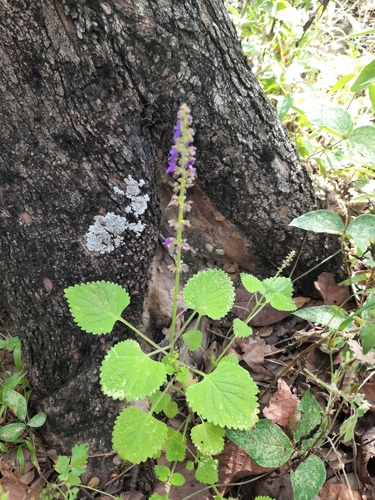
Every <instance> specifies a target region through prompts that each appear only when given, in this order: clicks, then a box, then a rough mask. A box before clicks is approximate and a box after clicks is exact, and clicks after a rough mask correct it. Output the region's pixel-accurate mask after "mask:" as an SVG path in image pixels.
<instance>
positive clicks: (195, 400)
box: [186, 355, 258, 429]
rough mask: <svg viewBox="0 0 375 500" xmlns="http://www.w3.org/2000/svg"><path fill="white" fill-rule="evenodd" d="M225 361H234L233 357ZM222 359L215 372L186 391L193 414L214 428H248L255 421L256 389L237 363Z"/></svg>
mask: <svg viewBox="0 0 375 500" xmlns="http://www.w3.org/2000/svg"><path fill="white" fill-rule="evenodd" d="M227 358H235V357H234V355H230V356H227ZM227 358H223V359H222V360H221V361H220V363H219V365H218V367H217V368H216V370H215V371H214V372H212V373H210V374H209V375H205V376H204V378H203V380H202V381H201V382H198V383H197V384H194V385H191V386H190V387H188V388H187V390H186V399H187V401H188V404H189V406H190V407H191V408H192V410H193V411H195V412H197V413H198V414H199V415H200V416H201V417H203V419H205V420H207V421H208V422H213V423H214V424H215V425H220V426H222V427H229V428H234V429H249V428H250V427H252V426H253V425H254V424H255V422H256V421H257V419H258V417H257V413H258V402H257V398H256V394H257V393H258V388H257V386H256V384H255V383H254V381H253V379H252V378H251V377H250V375H249V373H248V372H247V371H246V370H244V369H243V368H241V367H240V366H239V365H238V361H237V360H236V362H233V360H232V359H231V360H227Z"/></svg>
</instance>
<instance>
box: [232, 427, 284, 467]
mask: <svg viewBox="0 0 375 500" xmlns="http://www.w3.org/2000/svg"><path fill="white" fill-rule="evenodd" d="M226 436H227V437H228V438H229V439H230V440H231V441H233V442H234V443H236V444H238V446H240V447H241V448H243V449H244V450H245V451H247V453H248V454H249V455H250V456H251V458H253V459H254V460H255V461H256V462H257V463H258V464H259V465H262V466H263V467H280V466H281V465H282V464H284V463H285V462H286V461H287V460H289V458H290V457H291V456H292V452H293V445H292V443H291V442H290V439H289V438H288V436H287V435H286V434H285V433H284V432H283V431H282V430H281V429H280V427H279V426H278V425H276V424H274V423H272V422H271V420H268V419H266V418H264V419H262V420H259V422H258V423H257V424H256V425H255V427H254V428H253V429H250V430H249V431H240V430H231V429H229V430H227V432H226Z"/></svg>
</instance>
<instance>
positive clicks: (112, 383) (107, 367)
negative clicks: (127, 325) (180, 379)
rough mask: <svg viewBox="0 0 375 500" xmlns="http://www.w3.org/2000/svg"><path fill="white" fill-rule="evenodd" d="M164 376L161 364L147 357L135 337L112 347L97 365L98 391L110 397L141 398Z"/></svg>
mask: <svg viewBox="0 0 375 500" xmlns="http://www.w3.org/2000/svg"><path fill="white" fill-rule="evenodd" d="M165 378H166V370H165V365H164V364H163V363H161V362H159V361H154V360H152V359H151V358H150V357H149V356H147V355H146V354H145V353H144V352H143V351H142V349H141V348H140V346H139V344H138V342H136V341H135V340H124V341H123V342H119V343H118V344H116V345H115V346H114V347H112V349H111V350H110V351H109V352H108V353H107V355H106V357H105V358H104V361H103V363H102V366H101V368H100V383H101V386H102V390H103V392H104V394H106V395H107V396H111V397H112V398H113V399H129V400H131V399H139V398H144V397H146V396H148V395H150V394H152V393H153V392H154V391H156V390H157V389H159V387H160V386H161V385H162V384H163V382H164V381H165Z"/></svg>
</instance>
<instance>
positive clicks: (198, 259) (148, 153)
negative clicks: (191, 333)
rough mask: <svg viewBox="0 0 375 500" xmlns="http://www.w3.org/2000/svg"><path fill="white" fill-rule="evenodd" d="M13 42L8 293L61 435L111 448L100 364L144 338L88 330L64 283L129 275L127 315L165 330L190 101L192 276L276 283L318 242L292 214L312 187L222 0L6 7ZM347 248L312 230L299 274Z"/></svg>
mask: <svg viewBox="0 0 375 500" xmlns="http://www.w3.org/2000/svg"><path fill="white" fill-rule="evenodd" d="M0 40H1V42H0V63H1V64H0V84H1V93H0V131H1V138H2V141H1V146H0V182H1V200H0V204H1V238H0V245H1V247H0V252H1V254H0V262H1V268H0V273H1V279H2V287H1V302H2V305H3V307H4V308H5V309H6V310H7V311H8V313H9V315H10V317H11V319H12V320H13V322H14V325H15V328H16V331H17V333H18V334H19V335H20V336H21V338H22V341H23V346H24V350H25V356H26V360H27V364H28V366H29V377H30V379H31V381H32V383H33V385H34V387H35V390H36V394H37V396H38V401H37V405H38V408H39V409H43V410H45V411H46V412H47V414H48V421H47V425H46V430H45V435H46V439H47V441H48V442H49V444H51V445H55V446H57V447H58V451H63V452H64V453H67V452H69V451H70V447H71V446H72V445H74V444H75V443H77V442H82V441H89V443H90V451H91V453H100V452H106V451H108V450H110V447H111V445H110V433H111V428H112V423H113V420H114V418H115V416H116V414H117V412H118V405H117V403H115V402H113V401H111V400H110V399H109V398H106V397H104V396H102V394H101V391H100V387H99V384H98V368H99V365H100V362H101V360H102V358H103V356H104V354H105V352H106V350H107V349H108V348H109V347H110V346H111V345H112V344H113V343H114V342H116V341H118V340H119V339H123V338H126V337H127V336H128V335H129V334H130V332H129V331H126V330H124V328H121V327H119V326H117V327H116V328H115V331H114V333H113V334H112V335H111V336H109V337H108V338H107V337H94V336H92V335H88V334H86V333H83V332H81V331H80V330H79V328H78V327H76V326H75V325H74V324H73V322H72V320H71V318H70V315H69V312H68V308H67V304H66V301H65V299H64V296H63V290H64V288H65V287H67V286H70V285H74V284H76V283H81V282H87V281H93V280H100V279H105V280H111V281H114V282H116V283H119V284H121V285H123V286H124V287H125V288H126V289H127V290H128V291H129V293H130V296H131V298H132V302H131V306H130V308H129V310H127V313H126V315H127V318H128V319H129V320H131V321H133V322H134V323H136V324H138V325H141V324H145V323H147V322H148V323H147V325H146V326H147V327H148V328H149V333H150V334H152V331H151V330H152V328H154V327H155V326H160V324H161V321H162V320H161V318H160V312H163V311H162V310H161V309H162V308H163V307H164V306H165V304H164V306H163V304H160V297H162V298H163V297H164V296H167V295H168V293H167V288H168V286H169V285H166V284H165V283H164V288H163V285H162V284H160V276H158V266H159V267H160V265H161V262H162V261H165V260H166V259H168V258H169V256H168V255H167V256H166V255H165V254H163V250H162V249H161V247H160V245H159V244H158V238H159V236H160V233H162V234H163V235H164V236H166V234H167V231H168V227H167V224H166V223H165V210H166V207H167V205H168V201H169V196H170V191H171V188H170V184H169V183H170V180H169V179H168V178H167V176H166V175H165V174H164V172H165V168H166V159H167V157H168V152H169V148H170V145H171V136H172V127H173V124H174V122H175V117H176V112H177V110H178V107H179V105H180V104H181V103H182V102H186V103H187V104H188V105H189V106H190V107H191V109H192V114H193V117H194V127H195V129H196V136H195V137H196V141H195V145H196V146H197V150H198V153H197V164H196V166H197V171H198V181H197V186H196V187H195V188H194V190H193V191H192V193H191V196H192V198H193V200H194V213H193V214H192V222H193V224H192V228H191V229H190V231H189V242H190V243H191V245H192V247H193V252H192V254H191V255H189V256H188V258H187V262H188V263H189V265H190V272H194V271H195V270H197V269H199V268H201V267H202V266H204V265H205V264H206V263H209V264H210V265H212V264H217V265H220V266H227V268H228V269H229V268H231V266H232V265H233V266H234V269H236V268H239V269H247V270H249V271H251V272H254V273H256V274H257V275H260V276H267V275H268V276H269V275H271V274H272V273H273V272H274V271H275V269H276V268H277V267H278V266H279V265H280V264H281V262H282V260H283V259H284V258H285V257H286V255H287V253H288V252H289V251H291V250H292V249H295V250H296V251H297V252H299V250H300V249H301V245H302V240H303V237H304V236H305V234H304V233H302V232H301V231H298V230H296V229H290V228H289V227H288V224H289V223H290V221H291V220H292V219H293V218H295V217H297V216H299V215H301V214H303V213H305V212H307V211H310V210H312V208H313V206H314V205H315V203H316V200H315V197H314V192H313V189H312V186H311V182H310V180H309V178H308V176H307V173H306V171H305V170H304V168H302V167H301V165H300V164H299V163H298V161H297V158H296V155H295V151H294V149H293V147H292V145H291V143H290V140H289V138H288V135H287V133H286V131H285V130H284V128H283V127H282V126H281V124H280V122H279V120H278V119H277V117H276V114H275V112H274V110H273V108H272V106H271V104H270V103H269V101H268V100H267V98H266V97H265V95H264V94H263V92H262V91H261V89H260V86H259V84H258V82H257V81H256V79H255V78H254V76H253V75H252V73H251V70H250V69H249V67H248V65H247V62H246V59H245V57H244V56H243V54H242V52H241V48H240V45H239V44H238V42H237V40H236V34H235V30H234V27H233V26H232V24H231V22H230V21H229V19H228V16H227V14H226V12H225V9H224V6H223V5H222V3H221V1H220V0H184V1H183V2H182V1H176V0H134V1H131V0H114V1H108V2H105V1H99V0H54V1H51V0H28V1H26V0H25V1H21V0H20V1H12V2H10V1H7V0H0ZM103 234H104V237H106V238H107V239H106V240H105V241H103V240H100V238H103ZM336 249H337V241H336V240H335V239H333V238H327V237H325V236H322V235H318V236H317V235H312V234H309V235H308V236H307V244H305V246H304V248H303V250H302V252H301V254H300V259H299V262H298V266H297V271H299V272H300V271H301V270H306V269H308V268H310V267H312V266H313V265H315V264H316V258H319V259H320V260H322V259H324V258H325V257H327V256H328V255H329V254H330V253H332V252H333V251H335V250H336ZM213 256H215V257H213ZM151 268H152V269H153V270H154V277H153V279H154V285H153V286H152V287H150V290H149V294H148V298H147V300H146V302H144V299H145V294H146V291H147V288H148V284H149V277H150V269H151ZM159 270H160V269H159ZM155 282H156V284H155ZM156 286H160V287H161V288H162V291H160V292H156V291H155V290H156V288H155V287H156ZM163 293H165V295H163ZM158 297H159V302H158V301H157V300H156V299H157V298H158ZM155 304H156V305H155ZM157 311H159V312H158V313H157ZM142 313H143V316H142Z"/></svg>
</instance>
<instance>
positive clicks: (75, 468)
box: [54, 443, 89, 486]
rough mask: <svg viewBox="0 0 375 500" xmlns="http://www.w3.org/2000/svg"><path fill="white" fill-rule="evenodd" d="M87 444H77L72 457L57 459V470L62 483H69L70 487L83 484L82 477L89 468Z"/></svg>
mask: <svg viewBox="0 0 375 500" xmlns="http://www.w3.org/2000/svg"><path fill="white" fill-rule="evenodd" d="M88 450H89V448H88V445H87V443H82V444H76V445H75V446H73V448H72V456H71V457H67V456H59V457H57V460H56V464H55V466H54V467H55V469H56V471H57V472H59V474H60V475H59V479H60V481H63V482H66V483H68V484H69V485H70V486H73V485H75V484H81V479H80V477H79V476H81V475H82V474H83V473H84V472H85V471H86V467H87V460H88V458H89V457H88Z"/></svg>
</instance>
